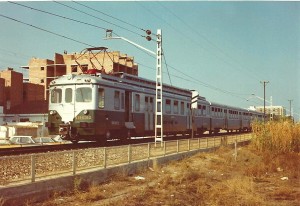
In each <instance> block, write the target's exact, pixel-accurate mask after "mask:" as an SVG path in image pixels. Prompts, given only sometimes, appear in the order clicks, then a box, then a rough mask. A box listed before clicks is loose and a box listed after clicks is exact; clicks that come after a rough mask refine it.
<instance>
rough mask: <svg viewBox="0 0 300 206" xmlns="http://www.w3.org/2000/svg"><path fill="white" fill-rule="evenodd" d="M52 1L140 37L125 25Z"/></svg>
mask: <svg viewBox="0 0 300 206" xmlns="http://www.w3.org/2000/svg"><path fill="white" fill-rule="evenodd" d="M53 2H54V3H57V4H60V5H62V6H64V7H67V8H69V9H72V10H74V11H77V12H79V13H82V14H85V15H87V16H90V17H93V18H95V19H98V20H100V21H103V22H106V23H108V24H111V25H113V26H116V27H118V28H121V29H123V30H126V31H128V32H131V33H133V34H136V35H138V36H141V37H142V35H140V34H139V33H137V32H135V31H132V30H130V29H127V28H125V27H123V26H120V25H117V24H115V23H112V22H110V21H107V20H105V19H102V18H99V17H97V16H95V15H92V14H89V13H87V12H84V11H81V10H79V9H76V8H74V7H72V6H69V5H66V4H64V3H61V2H58V1H53Z"/></svg>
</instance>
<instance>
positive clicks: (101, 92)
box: [98, 88, 104, 109]
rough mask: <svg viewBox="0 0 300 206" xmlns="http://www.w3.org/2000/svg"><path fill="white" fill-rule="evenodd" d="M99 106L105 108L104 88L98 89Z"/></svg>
mask: <svg viewBox="0 0 300 206" xmlns="http://www.w3.org/2000/svg"><path fill="white" fill-rule="evenodd" d="M98 107H99V108H100V109H103V108H104V89H103V88H99V89H98Z"/></svg>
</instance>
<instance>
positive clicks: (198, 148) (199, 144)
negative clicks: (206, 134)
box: [198, 138, 200, 149]
mask: <svg viewBox="0 0 300 206" xmlns="http://www.w3.org/2000/svg"><path fill="white" fill-rule="evenodd" d="M198 149H200V138H198Z"/></svg>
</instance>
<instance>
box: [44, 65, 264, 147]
mask: <svg viewBox="0 0 300 206" xmlns="http://www.w3.org/2000/svg"><path fill="white" fill-rule="evenodd" d="M162 91H163V92H162V97H163V98H162V108H163V109H162V110H163V111H162V114H163V124H162V125H163V135H167V136H169V135H172V136H176V135H178V134H180V135H187V134H192V133H193V134H195V135H201V134H203V133H204V132H209V133H218V132H220V131H221V130H226V131H227V132H233V131H238V132H242V131H250V130H251V122H252V121H254V120H257V121H261V120H263V114H262V113H259V112H256V111H249V110H247V109H242V108H238V107H232V106H227V105H223V104H219V103H214V102H210V101H208V100H207V99H206V98H205V97H201V96H199V93H198V92H197V91H195V90H189V89H183V88H179V87H175V86H171V85H167V84H163V90H162ZM155 105H156V82H155V81H152V80H149V79H145V78H142V77H138V76H135V75H130V74H127V73H122V72H118V73H113V74H109V75H108V74H105V73H101V71H99V70H96V69H91V70H88V72H86V73H83V74H67V75H63V76H60V77H58V78H56V79H55V80H53V81H51V82H50V85H49V111H48V122H47V124H46V125H47V127H48V131H49V134H50V135H60V136H61V137H62V138H63V139H65V140H69V141H72V142H73V143H77V142H78V141H97V142H102V143H103V142H106V141H107V140H112V139H120V140H127V139H128V138H131V137H133V136H138V137H144V136H153V135H154V134H155V128H156V127H155Z"/></svg>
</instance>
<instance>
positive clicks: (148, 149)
mask: <svg viewBox="0 0 300 206" xmlns="http://www.w3.org/2000/svg"><path fill="white" fill-rule="evenodd" d="M148 159H150V142H148Z"/></svg>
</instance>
